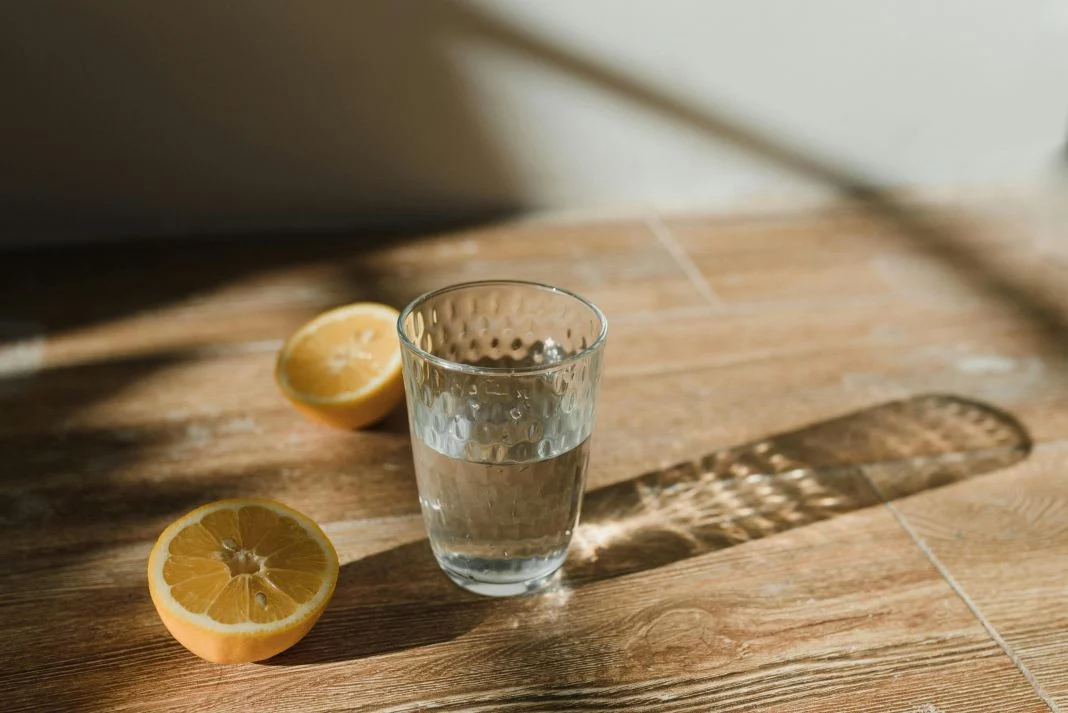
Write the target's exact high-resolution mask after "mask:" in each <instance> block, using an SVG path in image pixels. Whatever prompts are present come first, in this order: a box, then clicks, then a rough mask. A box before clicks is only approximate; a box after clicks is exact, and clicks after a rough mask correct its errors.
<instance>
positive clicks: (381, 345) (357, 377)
mask: <svg viewBox="0 0 1068 713" xmlns="http://www.w3.org/2000/svg"><path fill="white" fill-rule="evenodd" d="M398 316H399V315H398V314H397V310H395V309H393V308H392V307H387V306H386V305H380V304H374V303H370V302H361V303H357V304H352V305H347V306H345V307H338V308H337V309H333V310H330V311H329V312H324V313H323V314H321V315H319V316H318V317H316V318H315V319H313V320H312V321H310V322H308V323H307V324H305V325H304V326H303V327H301V328H300V329H298V330H297V331H296V333H294V334H293V336H291V337H290V338H289V339H287V340H286V343H285V344H284V345H283V346H282V350H281V351H280V352H279V353H278V365H277V368H276V370H275V380H276V381H277V382H278V387H279V388H280V389H281V390H282V393H283V394H285V396H286V398H287V399H289V401H290V402H291V403H292V404H293V405H294V406H295V407H296V408H297V410H298V411H300V412H301V413H303V414H304V415H305V416H307V417H309V418H311V419H312V420H315V421H319V422H320V423H325V424H327V425H330V426H336V427H338V428H362V427H364V426H368V425H370V424H372V423H374V422H375V421H378V420H380V419H381V418H383V417H384V416H386V414H388V413H389V412H390V411H392V410H393V409H394V408H395V407H396V406H397V404H399V403H400V401H401V399H402V398H404V384H403V382H402V381H401V356H400V340H399V339H398V337H397V317H398Z"/></svg>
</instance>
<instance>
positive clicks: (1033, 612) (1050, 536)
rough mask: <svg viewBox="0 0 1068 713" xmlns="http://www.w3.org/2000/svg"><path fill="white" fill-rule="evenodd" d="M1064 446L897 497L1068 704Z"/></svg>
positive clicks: (995, 623)
mask: <svg viewBox="0 0 1068 713" xmlns="http://www.w3.org/2000/svg"><path fill="white" fill-rule="evenodd" d="M1066 455H1068V451H1066V450H1064V449H1063V448H1062V447H1060V446H1057V447H1049V448H1046V449H1040V450H1039V452H1037V453H1036V454H1035V455H1034V457H1033V458H1031V459H1029V460H1027V461H1025V462H1023V463H1020V464H1018V465H1016V466H1014V467H1012V468H1011V469H1010V470H1008V471H1006V472H1004V473H1002V474H1001V475H1000V476H999V477H997V478H991V479H981V480H979V481H978V482H976V483H974V484H969V486H968V487H967V488H962V487H959V486H953V487H951V488H947V489H946V490H945V491H942V492H931V493H925V494H923V495H918V496H915V497H912V498H909V499H907V500H904V501H902V502H900V503H898V504H897V508H898V510H899V511H900V512H901V514H902V515H903V516H904V517H905V518H906V519H907V520H908V522H909V523H910V525H911V526H912V527H913V529H914V530H915V532H916V533H917V535H918V536H919V537H920V538H921V539H922V541H923V543H924V545H925V546H926V547H927V548H929V549H930V551H931V552H932V553H933V555H934V556H935V557H936V558H937V559H938V561H939V562H941V564H942V565H943V566H945V567H946V568H947V569H948V571H949V572H950V573H951V574H952V576H953V578H954V580H955V582H956V584H957V585H958V586H959V587H960V588H961V589H962V591H964V592H966V593H967V595H968V596H969V597H970V598H971V600H972V601H973V602H974V603H975V606H976V607H977V609H978V611H979V612H980V613H981V616H982V617H983V618H984V619H986V621H988V622H989V624H990V625H991V626H992V627H993V628H994V629H995V630H997V631H998V632H999V634H1000V635H1001V636H1002V637H1003V638H1004V640H1005V642H1006V643H1007V645H1008V646H1009V647H1010V649H1011V650H1012V651H1013V652H1014V653H1015V654H1016V655H1017V656H1019V657H1020V660H1021V661H1022V662H1023V664H1024V665H1025V666H1026V667H1027V668H1028V669H1029V670H1030V671H1031V672H1032V673H1033V674H1034V676H1035V678H1036V679H1037V681H1038V683H1039V685H1041V686H1042V688H1043V689H1044V690H1045V692H1046V693H1047V694H1048V695H1049V696H1050V697H1051V698H1052V699H1053V700H1054V701H1055V702H1056V703H1057V704H1058V705H1059V706H1062V707H1063V706H1068V639H1066V638H1065V637H1064V635H1063V633H1062V632H1064V631H1066V630H1068V607H1066V606H1065V604H1066V602H1068V482H1066V480H1065V477H1064V476H1065V461H1066Z"/></svg>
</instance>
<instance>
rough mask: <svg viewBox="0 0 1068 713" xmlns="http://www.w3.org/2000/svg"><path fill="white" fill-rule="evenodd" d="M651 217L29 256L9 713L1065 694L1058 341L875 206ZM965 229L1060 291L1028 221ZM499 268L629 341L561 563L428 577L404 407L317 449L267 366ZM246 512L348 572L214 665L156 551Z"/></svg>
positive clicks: (19, 370)
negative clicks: (314, 613) (490, 581)
mask: <svg viewBox="0 0 1068 713" xmlns="http://www.w3.org/2000/svg"><path fill="white" fill-rule="evenodd" d="M664 225H665V226H666V228H667V230H668V234H667V237H666V238H665V236H664V235H660V236H658V235H657V234H655V233H654V232H653V231H652V230H650V229H649V227H648V226H647V225H646V224H645V222H644V221H641V220H623V221H608V222H597V221H592V222H576V221H570V222H569V221H516V222H507V223H502V224H498V225H490V226H484V227H475V228H467V229H461V230H456V231H449V232H445V233H442V234H438V235H427V236H407V237H404V238H400V239H391V240H386V239H370V238H353V237H351V236H343V235H337V236H304V237H302V238H300V239H296V240H293V239H289V240H284V239H280V238H264V239H262V240H259V241H254V242H248V241H245V242H241V241H230V242H225V241H224V242H215V243H209V242H203V243H195V242H193V243H189V242H183V241H175V242H170V243H162V244H158V245H150V246H149V245H126V246H122V245H116V246H94V247H92V248H72V249H70V250H69V251H61V252H43V253H34V252H32V251H27V252H24V253H18V254H12V255H11V256H4V259H2V260H0V277H2V278H3V279H2V280H0V452H2V454H3V462H4V465H3V466H2V467H0V495H2V497H0V535H2V537H0V611H3V612H4V614H3V617H4V626H3V627H0V652H2V653H3V660H4V662H5V664H4V666H3V668H2V669H0V709H2V710H4V711H22V710H26V711H30V710H32V711H41V710H63V711H72V710H73V711H80V710H86V711H114V710H128V711H139V710H144V711H185V710H212V711H231V710H233V711H237V710H249V709H254V708H259V709H262V710H272V711H273V710H278V711H298V710H299V711H304V710H309V711H333V710H357V709H359V710H364V709H366V710H394V711H407V710H421V709H431V708H432V709H435V710H438V709H442V710H456V711H461V710H463V711H466V710H475V711H479V710H485V711H490V710H528V711H534V710H576V711H582V710H664V711H676V710H677V711H691V710H692V711H707V710H717V711H719V710H722V711H745V710H762V711H763V710H767V711H813V712H815V711H825V710H836V711H837V710H841V711H862V710H889V711H902V712H905V711H910V712H911V711H916V712H919V711H923V712H924V713H930V711H942V712H943V713H949V712H950V711H988V710H1005V711H1010V710H1011V711H1041V710H1049V709H1050V706H1049V705H1048V704H1047V703H1046V702H1044V701H1043V700H1042V699H1041V698H1040V697H1039V694H1038V693H1036V688H1035V686H1033V685H1032V683H1031V682H1030V681H1029V680H1028V679H1027V678H1026V677H1025V675H1024V674H1023V673H1022V672H1021V670H1020V668H1019V667H1018V666H1017V663H1016V662H1014V661H1013V659H1012V658H1010V656H1008V655H1006V653H1005V651H1004V650H1003V648H1002V646H1001V645H1000V643H999V641H998V640H997V638H998V637H1004V640H1005V641H1006V642H1008V643H1009V645H1010V646H1011V647H1012V650H1013V651H1014V652H1015V653H1016V654H1017V655H1019V657H1020V661H1022V662H1023V664H1025V665H1026V667H1027V668H1028V670H1030V671H1031V672H1033V673H1034V675H1035V679H1036V681H1037V683H1038V684H1039V685H1040V686H1041V690H1042V691H1043V692H1045V693H1046V694H1048V695H1049V696H1051V699H1052V700H1055V701H1057V702H1058V703H1060V704H1061V705H1066V703H1065V700H1064V697H1065V695H1066V691H1065V688H1064V686H1063V681H1064V680H1068V676H1066V675H1065V666H1066V665H1068V664H1066V663H1065V662H1066V661H1068V651H1066V650H1065V642H1066V641H1068V638H1066V637H1065V635H1064V633H1063V632H1064V631H1065V630H1066V629H1065V624H1066V623H1068V622H1065V621H1064V619H1063V617H1062V616H1061V615H1060V613H1059V612H1060V611H1061V610H1062V609H1063V607H1060V609H1058V602H1061V601H1062V600H1063V598H1064V597H1063V594H1064V592H1063V591H1062V590H1063V587H1062V584H1063V577H1060V575H1061V573H1063V572H1064V571H1065V561H1064V555H1065V552H1064V548H1065V543H1066V542H1068V535H1066V532H1068V526H1063V525H1064V523H1063V522H1062V521H1063V517H1062V515H1063V512H1062V510H1064V508H1061V507H1060V505H1058V504H1057V503H1058V502H1059V501H1060V500H1063V499H1064V495H1065V494H1064V493H1062V492H1060V490H1059V488H1060V485H1059V479H1058V478H1057V475H1058V472H1059V471H1058V468H1059V465H1058V463H1059V462H1060V460H1061V459H1060V458H1059V454H1060V453H1061V452H1062V451H1061V450H1059V449H1060V448H1061V447H1062V442H1063V441H1064V439H1065V438H1066V436H1068V409H1066V408H1065V406H1068V378H1066V377H1068V371H1066V368H1065V363H1066V360H1065V354H1064V353H1063V352H1062V350H1061V348H1060V347H1059V346H1058V345H1057V343H1056V342H1053V341H1051V340H1050V339H1049V332H1048V326H1049V325H1048V324H1047V323H1039V322H1036V321H1035V320H1033V319H1031V318H1030V317H1029V315H1030V314H1031V313H1029V312H1028V311H1027V310H1025V309H1021V308H1020V306H1019V305H1012V304H1004V303H1003V301H1002V300H1000V299H998V298H997V295H994V294H991V293H989V292H984V291H983V290H982V289H980V288H979V287H977V284H980V285H981V284H982V281H979V282H977V281H976V280H975V279H973V276H971V275H969V274H959V273H960V272H961V271H960V270H959V269H957V268H955V267H954V265H953V264H946V263H944V262H941V261H939V260H938V259H937V258H936V256H933V255H931V254H930V253H929V251H925V250H923V249H920V248H918V247H917V246H916V245H915V244H914V243H913V242H910V241H908V240H903V239H902V237H901V236H900V235H899V234H897V233H896V232H895V229H890V228H888V227H887V224H886V222H885V221H884V220H881V219H878V220H877V219H873V218H871V217H869V216H865V215H862V214H858V213H857V212H856V211H854V210H849V211H835V212H830V213H818V214H812V215H809V214H798V215H791V216H784V217H777V218H775V217H740V218H735V219H724V218H709V219H705V218H687V219H669V220H666V221H665V222H664ZM665 240H667V241H668V243H667V244H665V242H664V241H665ZM671 241H674V242H675V243H676V244H675V245H671ZM974 247H975V249H976V250H979V251H986V253H991V252H992V251H993V252H997V253H998V255H999V256H1003V257H1006V258H1010V259H1009V260H1008V264H1009V268H1008V273H1007V275H1005V276H1004V277H1005V278H1006V279H1010V278H1011V279H1013V280H1017V281H1019V280H1022V281H1024V282H1026V283H1027V284H1026V286H1027V287H1028V289H1030V290H1031V291H1032V292H1034V293H1035V294H1037V295H1038V296H1039V297H1041V298H1042V299H1047V300H1048V301H1050V302H1056V300H1058V299H1060V298H1061V292H1060V291H1058V290H1059V288H1058V287H1057V285H1058V284H1059V283H1057V281H1056V280H1055V279H1053V277H1055V276H1056V275H1057V274H1058V273H1056V272H1055V271H1056V270H1057V269H1059V268H1056V267H1055V266H1051V265H1044V266H1039V267H1038V268H1036V269H1034V270H1032V271H1031V272H1028V269H1026V268H1027V266H1031V265H1033V263H1034V255H1033V251H1031V250H1030V249H1029V247H1028V245H1027V244H1026V241H1025V242H1024V243H1021V242H1020V240H1019V236H1018V235H1016V234H1005V233H1002V232H998V231H993V232H992V231H990V230H989V229H988V228H984V229H977V230H976V231H975V241H974ZM669 248H672V249H674V248H679V249H681V251H682V254H681V257H682V259H683V260H692V261H693V265H695V266H696V267H697V268H698V271H699V272H700V275H701V278H702V279H704V280H706V281H707V283H708V286H711V288H712V289H713V290H714V292H715V293H716V295H717V297H718V298H719V301H709V300H708V299H706V295H705V293H704V287H705V286H703V285H699V284H696V283H695V282H694V280H692V279H691V277H690V276H689V275H688V274H687V271H686V269H684V268H685V267H686V266H685V265H684V264H683V263H680V262H679V259H678V258H679V255H675V254H673V253H672V250H671V249H669ZM986 253H984V254H986ZM932 276H933V277H932ZM488 277H515V278H521V279H536V280H544V281H549V282H554V283H557V284H561V285H563V286H565V287H570V288H573V289H576V290H579V291H580V292H582V293H584V294H586V295H588V296H590V297H591V298H593V299H594V300H595V301H597V302H598V303H599V304H601V305H602V306H603V307H605V308H606V310H607V311H608V313H609V316H610V320H611V324H612V327H611V335H610V342H609V352H608V355H607V367H606V374H605V377H604V380H603V383H602V388H601V396H600V403H599V415H598V423H597V429H596V436H595V440H594V454H593V457H592V463H591V472H590V475H589V493H588V496H587V503H586V516H585V521H584V523H583V525H582V526H581V527H580V530H579V532H578V533H577V535H576V542H575V546H574V547H573V549H572V553H571V559H570V560H569V562H568V565H567V567H566V569H565V573H564V575H563V576H562V577H561V578H560V580H559V581H558V582H557V583H556V585H555V588H554V589H552V590H550V591H548V592H546V593H544V594H542V595H539V596H536V597H530V598H524V599H515V600H507V601H493V600H488V599H481V598H478V597H475V596H473V595H469V594H467V593H465V592H462V591H460V590H459V589H456V588H455V587H453V586H452V585H451V584H450V583H449V582H448V580H446V579H445V577H444V576H443V575H441V574H440V572H439V571H438V569H437V567H436V565H435V563H434V561H433V558H432V556H431V554H430V552H429V549H428V546H427V544H426V541H425V534H424V530H423V526H422V522H421V520H420V518H419V516H418V503H417V499H416V492H415V485H414V482H413V477H412V475H413V474H412V464H411V456H410V447H409V443H408V438H409V436H408V431H407V424H406V415H405V414H404V412H403V410H401V411H398V412H397V413H394V414H392V415H391V416H390V418H389V419H387V421H386V422H384V423H383V424H380V425H379V426H377V427H375V428H373V429H370V430H367V431H364V432H360V433H341V432H335V431H330V430H326V429H322V428H320V427H317V426H314V425H311V424H308V423H306V422H304V421H303V420H301V418H300V417H299V416H298V415H296V414H295V413H293V412H292V410H291V409H290V408H289V407H288V406H287V405H286V404H285V402H284V400H283V399H282V398H281V397H280V396H279V395H278V394H277V392H276V389H275V387H274V385H273V379H272V368H273V361H274V353H275V350H276V349H277V347H278V345H279V344H280V342H281V340H282V339H283V338H284V337H285V336H286V335H287V334H288V333H289V332H290V331H291V330H292V329H294V328H295V327H296V326H297V325H299V324H300V323H302V322H303V321H304V320H306V319H307V318H308V317H310V316H311V315H313V314H315V313H317V312H318V311H320V310H322V309H325V308H326V307H330V306H333V305H335V304H339V303H343V302H347V301H351V300H355V299H377V300H382V301H386V302H391V303H393V304H398V305H399V304H400V303H401V302H403V301H405V300H407V299H408V298H410V297H411V296H414V294H416V293H418V292H420V291H422V290H424V289H429V288H432V287H437V286H440V285H443V284H448V283H450V282H457V281H461V280H468V279H481V278H488ZM999 294H1000V293H999ZM1032 444H1035V448H1036V451H1035V453H1034V454H1031V453H1030V448H1031V445H1032ZM1014 464H1015V465H1014ZM249 495H261V496H269V497H275V498H279V499H281V500H283V501H285V502H287V503H289V504H291V505H293V506H295V507H298V508H299V509H301V510H303V511H305V512H307V513H308V514H309V515H311V516H312V517H314V518H315V519H316V520H317V521H319V522H321V523H323V524H324V527H325V530H326V532H327V533H328V534H329V535H330V537H331V539H332V540H333V541H334V543H335V545H336V546H337V548H338V551H339V554H340V555H341V557H342V561H343V564H344V566H343V568H342V573H341V579H340V582H339V586H338V590H337V594H336V596H335V600H334V602H333V603H332V604H331V606H330V608H329V609H328V610H327V613H326V614H325V615H324V618H323V620H322V621H321V622H320V624H319V625H318V626H317V627H316V628H315V629H314V630H313V631H312V633H311V634H310V635H309V637H308V638H307V639H306V640H305V641H304V642H302V643H301V644H300V645H298V646H297V647H296V648H294V649H293V650H291V651H290V652H288V653H286V654H284V655H283V656H280V657H278V659H277V660H274V661H271V662H269V663H267V664H264V665H250V666H242V667H233V668H226V667H217V666H212V665H209V664H206V663H203V662H200V661H198V660H197V659H195V658H193V657H192V656H191V655H189V654H187V653H186V652H185V651H184V650H183V649H181V647H180V646H179V645H178V644H176V643H175V642H174V641H173V640H171V639H170V638H169V637H168V636H167V635H166V633H165V631H164V630H163V629H162V627H161V625H160V623H159V621H158V619H157V618H156V616H155V613H154V611H153V610H152V607H151V603H150V602H149V600H148V597H147V591H146V586H145V583H144V573H143V572H144V563H145V558H146V556H147V553H148V551H149V549H150V547H151V544H152V541H153V539H154V537H155V536H156V535H157V534H158V533H159V531H160V530H161V529H162V528H163V527H164V525H165V524H166V523H167V522H169V521H170V520H172V519H173V518H174V517H176V516H178V515H180V514H182V513H183V512H185V511H187V510H188V509H191V508H192V507H194V506H195V505H197V504H200V503H202V502H205V501H208V500H212V499H215V498H219V497H227V496H249ZM881 497H885V498H888V499H891V501H892V504H893V506H894V507H895V508H897V511H898V514H899V516H900V517H902V518H904V521H905V522H906V524H907V525H908V526H909V527H912V528H913V529H915V531H916V532H917V533H919V536H920V537H921V538H922V543H923V544H924V546H925V547H929V548H930V551H931V552H932V553H934V556H935V557H937V561H938V562H939V563H940V564H941V565H942V566H943V568H944V572H945V573H947V574H948V575H949V576H950V577H951V578H952V579H953V584H952V585H951V584H950V582H948V581H947V579H946V577H944V576H943V572H942V571H940V570H939V569H938V568H937V567H936V566H934V565H933V564H932V563H931V561H930V560H929V559H928V556H927V555H926V554H925V553H924V552H923V551H922V550H921V548H919V547H917V546H916V543H915V542H914V540H913V538H912V536H911V535H910V533H909V532H908V531H906V530H905V529H903V528H902V527H901V525H900V523H899V522H898V520H897V519H895V513H893V512H891V511H889V510H888V509H887V508H886V507H885V506H883V505H881V504H880V498H881ZM968 597H970V598H971V599H972V600H974V602H975V604H976V606H977V607H978V610H979V612H980V614H981V617H983V618H982V619H981V618H977V616H976V615H975V612H973V611H972V609H970V608H969V606H967V605H966V603H965V601H964V598H968ZM992 631H993V632H995V634H996V635H994V636H992V635H991V632H992ZM977 681H981V682H982V683H981V685H977V683H976V682H977Z"/></svg>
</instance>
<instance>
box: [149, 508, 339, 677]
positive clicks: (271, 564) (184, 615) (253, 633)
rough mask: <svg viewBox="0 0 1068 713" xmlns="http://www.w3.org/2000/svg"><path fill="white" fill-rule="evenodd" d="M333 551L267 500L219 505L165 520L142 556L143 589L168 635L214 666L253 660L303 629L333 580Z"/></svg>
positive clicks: (313, 528)
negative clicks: (144, 569) (145, 558)
mask: <svg viewBox="0 0 1068 713" xmlns="http://www.w3.org/2000/svg"><path fill="white" fill-rule="evenodd" d="M337 573H338V561H337V553H335V552H334V547H333V545H331V544H330V540H329V539H328V538H327V536H326V535H325V534H323V531H322V530H320V529H319V526H318V525H316V524H315V523H314V522H313V521H312V520H311V519H309V518H308V517H307V516H305V515H302V514H301V513H299V512H297V511H296V510H293V509H292V508H289V507H286V506H285V505H282V504H281V503H278V502H275V501H273V500H261V499H239V500H220V501H218V502H214V503H210V504H208V505H204V506H202V507H199V508H197V509H196V510H194V511H192V512H191V513H188V514H186V515H184V516H182V517H180V518H178V519H177V520H176V521H174V522H173V523H171V525H170V526H168V527H167V529H166V530H164V531H163V534H162V535H160V536H159V539H158V540H156V544H155V546H154V547H153V548H152V553H151V554H150V555H149V557H148V589H149V593H150V594H151V595H152V603H153V604H155V605H156V611H158V612H159V616H160V619H162V620H163V624H164V625H165V626H166V627H167V630H168V631H170V632H171V634H172V635H173V636H174V638H175V639H177V640H178V642H179V643H181V644H182V645H183V646H185V647H186V648H187V649H189V650H190V651H192V652H193V653H194V654H196V655H197V656H200V657H201V658H204V659H207V660H208V661H214V662H216V663H244V662H247V661H260V660H263V659H266V658H270V657H271V656H274V655H275V654H278V653H281V652H282V651H285V650H286V649H288V648H289V647H290V646H292V645H293V644H295V643H297V642H298V641H300V640H301V638H303V637H304V635H305V634H307V633H308V630H310V629H311V628H312V626H313V625H314V624H315V622H316V621H317V620H318V619H319V615H320V614H321V613H322V611H323V609H324V608H325V607H326V604H327V602H329V601H330V597H331V596H332V595H333V593H334V586H335V585H336V584H337Z"/></svg>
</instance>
